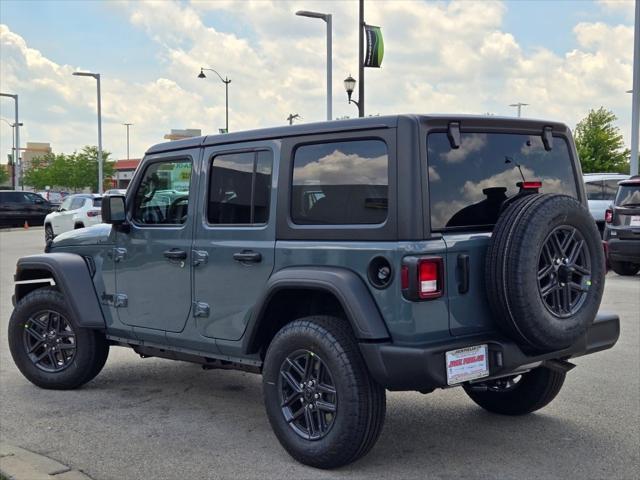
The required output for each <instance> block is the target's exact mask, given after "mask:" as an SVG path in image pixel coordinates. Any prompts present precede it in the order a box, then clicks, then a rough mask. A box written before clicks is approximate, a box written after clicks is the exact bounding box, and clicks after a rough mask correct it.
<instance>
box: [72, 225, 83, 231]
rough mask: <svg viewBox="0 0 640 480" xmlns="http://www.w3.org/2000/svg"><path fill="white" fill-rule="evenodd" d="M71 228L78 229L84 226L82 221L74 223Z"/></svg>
mask: <svg viewBox="0 0 640 480" xmlns="http://www.w3.org/2000/svg"><path fill="white" fill-rule="evenodd" d="M73 228H74V230H78V229H79V228H84V225H83V224H82V223H76V224H75V225H74V226H73Z"/></svg>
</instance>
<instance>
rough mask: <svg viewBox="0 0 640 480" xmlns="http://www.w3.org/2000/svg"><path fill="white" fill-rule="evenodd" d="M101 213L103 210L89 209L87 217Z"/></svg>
mask: <svg viewBox="0 0 640 480" xmlns="http://www.w3.org/2000/svg"><path fill="white" fill-rule="evenodd" d="M101 213H102V211H101V210H89V211H88V212H87V217H98V216H99V215H100V214H101Z"/></svg>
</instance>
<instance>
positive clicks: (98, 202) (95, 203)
mask: <svg viewBox="0 0 640 480" xmlns="http://www.w3.org/2000/svg"><path fill="white" fill-rule="evenodd" d="M93 206H94V207H101V206H102V199H101V198H94V199H93Z"/></svg>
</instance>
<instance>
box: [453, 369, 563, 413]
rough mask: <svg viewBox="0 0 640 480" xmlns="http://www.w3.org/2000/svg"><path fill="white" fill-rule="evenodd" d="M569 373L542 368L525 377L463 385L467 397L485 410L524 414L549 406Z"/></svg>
mask: <svg viewBox="0 0 640 480" xmlns="http://www.w3.org/2000/svg"><path fill="white" fill-rule="evenodd" d="M565 376H566V374H565V373H563V372H557V371H555V370H551V369H548V368H546V367H539V368H536V369H534V370H531V371H530V372H527V373H523V374H522V375H515V376H512V377H505V378H500V379H497V380H492V381H489V382H484V383H476V384H472V385H469V384H467V385H464V390H465V392H467V395H469V397H470V398H471V400H473V401H474V402H476V403H477V404H478V405H480V406H481V407H482V408H484V409H485V410H488V411H489V412H492V413H499V414H501V415H525V414H527V413H531V412H534V411H536V410H539V409H541V408H542V407H544V406H546V405H548V404H549V403H550V402H551V401H552V400H553V399H554V398H555V397H556V395H558V393H559V392H560V389H561V388H562V384H563V383H564V379H565Z"/></svg>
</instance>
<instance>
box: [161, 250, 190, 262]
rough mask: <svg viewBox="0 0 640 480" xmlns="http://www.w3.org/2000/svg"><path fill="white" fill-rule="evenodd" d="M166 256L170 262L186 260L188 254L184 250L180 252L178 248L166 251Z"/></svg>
mask: <svg viewBox="0 0 640 480" xmlns="http://www.w3.org/2000/svg"><path fill="white" fill-rule="evenodd" d="M164 256H165V257H167V258H168V259H169V260H186V259H187V252H185V251H184V250H179V249H177V248H172V249H171V250H165V251H164Z"/></svg>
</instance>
